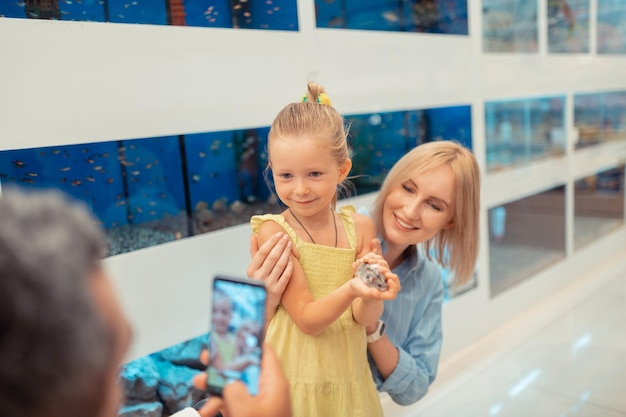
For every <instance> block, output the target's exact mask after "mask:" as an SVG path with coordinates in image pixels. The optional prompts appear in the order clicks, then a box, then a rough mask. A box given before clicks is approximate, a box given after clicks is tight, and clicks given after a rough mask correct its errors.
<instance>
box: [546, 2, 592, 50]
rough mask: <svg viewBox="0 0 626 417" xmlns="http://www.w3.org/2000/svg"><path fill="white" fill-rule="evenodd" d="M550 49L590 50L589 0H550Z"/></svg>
mask: <svg viewBox="0 0 626 417" xmlns="http://www.w3.org/2000/svg"><path fill="white" fill-rule="evenodd" d="M547 6H548V51H549V52H589V0H548V4H547Z"/></svg>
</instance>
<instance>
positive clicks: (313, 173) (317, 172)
mask: <svg viewBox="0 0 626 417" xmlns="http://www.w3.org/2000/svg"><path fill="white" fill-rule="evenodd" d="M310 175H311V176H312V177H314V178H317V177H320V176H321V175H322V173H321V172H319V171H314V172H311V174H310Z"/></svg>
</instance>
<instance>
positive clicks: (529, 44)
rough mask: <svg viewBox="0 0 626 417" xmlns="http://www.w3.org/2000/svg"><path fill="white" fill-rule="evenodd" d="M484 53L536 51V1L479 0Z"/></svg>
mask: <svg viewBox="0 0 626 417" xmlns="http://www.w3.org/2000/svg"><path fill="white" fill-rule="evenodd" d="M482 7H483V51H484V52H537V50H538V46H537V42H538V41H537V36H538V34H537V33H538V27H537V2H536V1H528V0H483V2H482Z"/></svg>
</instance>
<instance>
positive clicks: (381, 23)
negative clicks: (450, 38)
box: [315, 0, 469, 35]
mask: <svg viewBox="0 0 626 417" xmlns="http://www.w3.org/2000/svg"><path fill="white" fill-rule="evenodd" d="M315 11H316V17H317V27H319V28H336V29H360V30H381V31H392V32H421V33H439V34H449V35H467V34H468V33H469V32H468V20H467V0H426V1H424V0H410V1H392V0H343V1H341V0H316V1H315Z"/></svg>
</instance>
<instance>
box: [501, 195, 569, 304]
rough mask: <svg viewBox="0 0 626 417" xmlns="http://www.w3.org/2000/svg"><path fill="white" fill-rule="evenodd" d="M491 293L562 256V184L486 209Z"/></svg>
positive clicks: (505, 287) (522, 279) (563, 244)
mask: <svg viewBox="0 0 626 417" xmlns="http://www.w3.org/2000/svg"><path fill="white" fill-rule="evenodd" d="M489 236H490V241H489V267H490V275H491V276H490V288H491V296H492V297H494V296H496V295H498V294H500V293H502V292H504V291H506V290H507V289H509V288H511V287H513V286H515V285H516V284H518V283H520V282H522V281H524V280H525V279H527V278H528V277H530V276H532V275H533V274H535V273H537V272H539V271H541V270H542V269H545V268H547V267H548V266H550V265H552V264H553V263H555V262H556V261H558V260H560V259H563V258H564V257H565V187H558V188H555V189H552V190H548V191H545V192H542V193H539V194H535V195H533V196H530V197H527V198H523V199H521V200H517V201H514V202H512V203H508V204H505V205H503V206H500V207H494V208H492V209H490V210H489Z"/></svg>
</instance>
